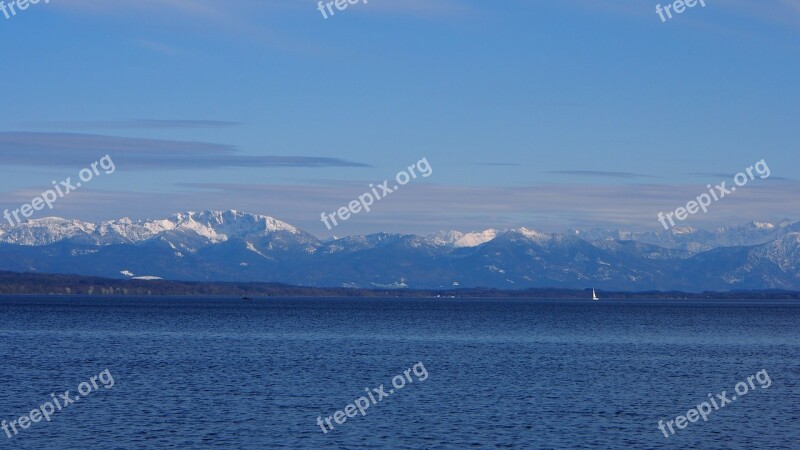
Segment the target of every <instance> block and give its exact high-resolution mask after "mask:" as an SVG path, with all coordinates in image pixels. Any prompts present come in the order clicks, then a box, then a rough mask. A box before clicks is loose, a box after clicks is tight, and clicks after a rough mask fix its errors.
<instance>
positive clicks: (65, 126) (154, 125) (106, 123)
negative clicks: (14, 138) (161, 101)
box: [29, 119, 243, 130]
mask: <svg viewBox="0 0 800 450" xmlns="http://www.w3.org/2000/svg"><path fill="white" fill-rule="evenodd" d="M29 125H30V126H31V127H35V128H47V129H59V130H99V129H109V130H122V129H145V130H147V129H186V128H190V129H198V128H228V127H235V126H239V125H243V124H242V123H241V122H229V121H224V120H161V119H133V120H75V121H55V122H36V123H32V124H29Z"/></svg>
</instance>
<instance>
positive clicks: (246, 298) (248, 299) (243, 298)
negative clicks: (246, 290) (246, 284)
mask: <svg viewBox="0 0 800 450" xmlns="http://www.w3.org/2000/svg"><path fill="white" fill-rule="evenodd" d="M242 300H245V301H250V300H253V298H252V297H242Z"/></svg>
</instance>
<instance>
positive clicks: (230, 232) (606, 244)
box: [0, 211, 800, 291]
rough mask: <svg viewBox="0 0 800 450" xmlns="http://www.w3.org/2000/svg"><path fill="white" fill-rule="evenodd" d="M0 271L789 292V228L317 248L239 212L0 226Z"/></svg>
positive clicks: (391, 241) (438, 239) (798, 268)
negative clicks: (779, 289)
mask: <svg viewBox="0 0 800 450" xmlns="http://www.w3.org/2000/svg"><path fill="white" fill-rule="evenodd" d="M0 270H11V271H20V272H28V271H32V272H43V273H71V274H79V275H95V276H104V277H112V278H138V279H155V278H165V279H180V280H197V281H274V282H283V283H289V284H297V285H307V286H347V287H364V288H375V287H379V288H387V287H395V288H396V287H404V286H407V287H410V288H451V287H453V286H459V287H495V288H529V287H569V288H584V287H597V288H600V289H616V290H648V289H662V290H671V289H680V290H687V291H702V290H730V289H766V288H781V289H800V223H794V224H793V223H791V222H790V221H788V220H785V221H781V222H780V223H777V224H772V223H766V222H751V223H748V224H745V225H742V226H734V227H725V228H719V229H716V230H712V231H704V230H695V229H692V228H675V229H672V230H669V231H657V232H644V233H642V232H626V231H623V230H614V231H604V230H588V231H586V230H570V231H569V232H567V233H544V232H541V231H536V230H532V229H528V228H517V229H510V230H497V229H487V230H485V231H480V232H469V233H463V232H460V231H445V232H440V233H436V234H433V235H430V236H425V237H421V236H415V235H402V234H389V233H375V234H370V235H366V236H348V237H344V238H339V239H329V240H325V241H321V240H319V239H317V238H315V237H314V236H312V235H311V234H309V233H306V232H305V231H303V230H300V229H298V228H296V227H294V226H292V225H290V224H288V223H285V222H282V221H280V220H277V219H275V218H272V217H268V216H262V215H254V214H247V213H243V212H239V211H224V212H220V211H203V212H185V213H178V214H175V215H173V216H171V217H169V218H167V219H154V220H143V221H132V220H130V219H126V218H123V219H118V220H112V221H106V222H101V223H96V224H95V223H89V222H83V221H79V220H67V219H60V218H54V217H52V218H45V219H38V220H31V221H28V222H26V223H24V224H22V225H19V226H17V227H13V228H12V227H10V226H8V225H3V226H0Z"/></svg>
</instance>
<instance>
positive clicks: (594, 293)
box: [592, 288, 600, 300]
mask: <svg viewBox="0 0 800 450" xmlns="http://www.w3.org/2000/svg"><path fill="white" fill-rule="evenodd" d="M592 300H600V299H599V298H597V292H595V291H594V288H592Z"/></svg>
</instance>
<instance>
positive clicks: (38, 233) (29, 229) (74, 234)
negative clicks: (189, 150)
mask: <svg viewBox="0 0 800 450" xmlns="http://www.w3.org/2000/svg"><path fill="white" fill-rule="evenodd" d="M277 232H287V233H291V234H299V233H300V230H298V229H297V228H296V227H294V226H292V225H289V224H288V223H286V222H282V221H280V220H277V219H275V218H272V217H269V216H262V215H257V214H246V213H242V212H239V211H235V210H231V211H203V212H199V213H198V212H191V211H190V212H185V213H177V214H174V215H173V216H172V217H170V218H169V219H153V220H145V221H141V220H140V221H132V220H131V219H129V218H127V217H126V218H122V219H117V220H110V221H105V222H100V223H99V224H93V223H89V222H81V221H79V220H68V219H61V218H58V217H47V218H44V219H35V220H29V221H27V222H25V223H22V224H20V225H18V226H16V227H10V226H8V225H4V226H0V243H7V244H17V245H29V246H37V245H47V244H52V243H55V242H60V241H63V240H72V241H75V242H77V243H83V244H92V245H112V244H133V243H138V242H143V241H147V240H150V239H153V238H157V237H169V238H172V239H175V238H180V239H179V240H185V239H186V240H190V241H199V242H203V241H206V242H211V243H219V242H225V241H227V240H228V239H231V238H241V239H245V240H246V239H248V238H259V237H264V236H269V235H271V234H273V233H277Z"/></svg>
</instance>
